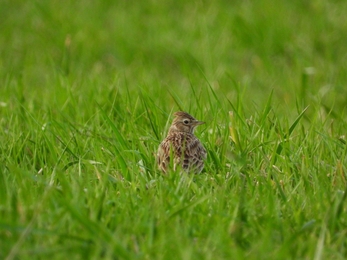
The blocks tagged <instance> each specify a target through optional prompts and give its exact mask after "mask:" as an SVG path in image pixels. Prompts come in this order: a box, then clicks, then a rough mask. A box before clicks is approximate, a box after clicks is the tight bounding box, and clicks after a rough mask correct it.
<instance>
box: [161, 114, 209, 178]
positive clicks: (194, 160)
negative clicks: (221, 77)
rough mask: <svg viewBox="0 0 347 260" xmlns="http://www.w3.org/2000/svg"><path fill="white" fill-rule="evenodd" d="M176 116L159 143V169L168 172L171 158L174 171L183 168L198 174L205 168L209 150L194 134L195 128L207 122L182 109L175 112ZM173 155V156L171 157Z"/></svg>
mask: <svg viewBox="0 0 347 260" xmlns="http://www.w3.org/2000/svg"><path fill="white" fill-rule="evenodd" d="M174 117H175V118H174V120H173V122H172V124H171V126H170V128H169V132H168V134H167V136H166V138H165V139H164V140H163V141H162V142H161V144H160V145H159V149H158V154H157V161H158V165H159V169H160V170H162V171H163V172H165V173H166V172H167V169H168V167H169V165H170V159H171V161H172V163H173V170H174V171H176V170H177V169H178V168H182V169H183V170H184V171H186V172H189V173H196V174H198V173H200V172H201V171H202V169H203V168H204V160H205V159H206V157H207V152H206V150H205V148H204V146H203V145H202V144H201V142H200V141H199V139H198V138H196V136H195V135H194V130H195V127H197V126H198V125H202V124H204V123H205V122H202V121H198V120H196V119H195V118H194V117H192V116H191V115H189V114H188V113H186V112H181V111H179V112H176V113H174ZM171 155H172V157H173V158H170V156H171Z"/></svg>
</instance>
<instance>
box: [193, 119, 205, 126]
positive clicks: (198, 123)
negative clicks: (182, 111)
mask: <svg viewBox="0 0 347 260" xmlns="http://www.w3.org/2000/svg"><path fill="white" fill-rule="evenodd" d="M203 124H205V122H202V121H198V120H196V121H194V123H193V125H194V126H197V125H203Z"/></svg>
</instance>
